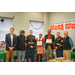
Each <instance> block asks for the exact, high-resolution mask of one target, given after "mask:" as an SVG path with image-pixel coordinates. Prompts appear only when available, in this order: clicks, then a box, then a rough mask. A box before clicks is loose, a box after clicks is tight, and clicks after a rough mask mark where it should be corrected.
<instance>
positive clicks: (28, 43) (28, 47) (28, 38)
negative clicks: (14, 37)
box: [26, 35, 36, 50]
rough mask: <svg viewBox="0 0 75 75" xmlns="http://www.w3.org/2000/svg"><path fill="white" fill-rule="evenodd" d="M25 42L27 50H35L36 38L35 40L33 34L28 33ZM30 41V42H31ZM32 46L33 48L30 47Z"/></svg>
mask: <svg viewBox="0 0 75 75" xmlns="http://www.w3.org/2000/svg"><path fill="white" fill-rule="evenodd" d="M26 39H27V40H26V44H27V50H35V45H36V40H35V36H33V35H28V36H27V38H26ZM31 42H32V44H31ZM31 45H32V46H33V48H30V46H31Z"/></svg>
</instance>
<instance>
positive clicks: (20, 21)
mask: <svg viewBox="0 0 75 75" xmlns="http://www.w3.org/2000/svg"><path fill="white" fill-rule="evenodd" d="M0 16H2V17H10V18H12V17H13V16H14V19H13V27H14V28H15V33H16V32H17V33H19V31H20V30H21V29H24V30H25V32H26V35H28V34H29V20H33V21H41V22H43V21H44V13H43V12H0Z"/></svg>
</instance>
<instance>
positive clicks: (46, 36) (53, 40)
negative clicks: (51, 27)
mask: <svg viewBox="0 0 75 75" xmlns="http://www.w3.org/2000/svg"><path fill="white" fill-rule="evenodd" d="M46 39H48V34H47V35H45V42H46ZM51 39H52V42H53V44H54V42H55V36H54V35H52V34H51ZM53 44H51V48H52V50H53V49H54V47H53ZM47 47H48V44H46V45H45V48H46V49H47Z"/></svg>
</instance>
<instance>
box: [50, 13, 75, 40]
mask: <svg viewBox="0 0 75 75" xmlns="http://www.w3.org/2000/svg"><path fill="white" fill-rule="evenodd" d="M73 19H74V20H75V12H50V13H49V28H50V24H51V23H57V22H61V21H66V20H73ZM67 31H68V32H69V36H70V37H71V38H72V39H73V41H75V30H67ZM53 34H54V35H56V32H53ZM61 34H62V35H63V34H64V31H61Z"/></svg>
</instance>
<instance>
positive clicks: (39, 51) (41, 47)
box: [36, 33, 44, 62]
mask: <svg viewBox="0 0 75 75" xmlns="http://www.w3.org/2000/svg"><path fill="white" fill-rule="evenodd" d="M36 41H42V45H37V62H38V60H39V56H40V62H42V54H43V50H44V47H43V46H44V38H42V34H41V33H40V34H39V38H36Z"/></svg>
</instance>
